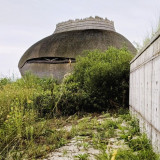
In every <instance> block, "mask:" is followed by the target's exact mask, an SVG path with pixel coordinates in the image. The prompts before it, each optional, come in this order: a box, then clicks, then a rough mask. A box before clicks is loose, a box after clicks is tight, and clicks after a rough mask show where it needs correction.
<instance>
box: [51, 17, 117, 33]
mask: <svg viewBox="0 0 160 160" xmlns="http://www.w3.org/2000/svg"><path fill="white" fill-rule="evenodd" d="M86 29H101V30H109V31H114V32H115V28H114V22H113V21H109V20H108V19H103V18H99V17H95V18H92V17H90V18H85V19H82V20H79V19H77V20H69V21H67V22H62V23H58V24H57V25H56V30H55V32H54V34H55V33H61V32H68V31H74V30H86Z"/></svg>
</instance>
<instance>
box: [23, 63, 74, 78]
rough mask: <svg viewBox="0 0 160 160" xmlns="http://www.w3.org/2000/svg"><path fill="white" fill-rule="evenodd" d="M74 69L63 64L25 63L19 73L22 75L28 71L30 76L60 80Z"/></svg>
mask: <svg viewBox="0 0 160 160" xmlns="http://www.w3.org/2000/svg"><path fill="white" fill-rule="evenodd" d="M73 67H74V63H73V64H71V65H70V64H69V63H64V64H46V63H26V64H25V65H24V66H23V67H22V68H20V72H21V74H22V75H24V73H25V72H26V71H30V72H31V73H32V74H34V75H37V76H38V77H53V75H54V78H56V79H57V80H61V79H62V78H63V77H64V75H66V74H68V73H70V72H72V70H73Z"/></svg>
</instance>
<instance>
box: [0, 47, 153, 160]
mask: <svg viewBox="0 0 160 160" xmlns="http://www.w3.org/2000/svg"><path fill="white" fill-rule="evenodd" d="M131 58H132V55H131V54H130V53H129V52H128V51H127V50H126V49H120V50H118V49H115V48H109V49H108V50H107V51H105V52H100V51H92V52H91V51H87V52H86V53H85V56H84V57H79V58H78V60H77V64H76V67H75V70H74V72H73V74H71V75H69V76H68V77H66V78H65V79H64V80H63V82H62V83H61V84H58V83H57V82H56V81H55V80H54V79H51V78H42V79H41V78H38V77H36V76H34V75H31V74H29V73H28V74H26V75H25V76H24V77H23V78H21V79H18V80H16V81H14V82H12V81H11V80H10V79H7V78H4V79H1V80H0V159H11V160H12V159H18V160H19V159H38V158H39V157H43V156H44V155H46V153H48V152H51V151H53V150H54V149H56V148H59V147H60V146H62V145H65V144H66V143H67V142H68V141H69V140H70V139H71V138H73V137H74V136H76V135H78V134H79V135H90V134H91V136H92V139H93V144H94V147H95V148H96V147H98V148H99V149H101V150H102V151H104V149H105V148H106V147H107V144H108V143H107V141H103V142H101V140H102V139H103V138H104V139H105V138H106V137H107V138H109V137H112V136H114V135H116V133H115V130H116V129H118V128H120V127H119V122H114V121H112V120H108V121H105V122H104V123H103V124H102V125H101V126H99V125H98V121H96V120H93V122H94V123H92V124H91V125H89V126H86V125H84V124H85V123H88V121H87V120H86V122H84V121H82V123H79V124H78V128H77V121H76V120H77V119H79V118H80V117H81V116H80V115H79V114H80V113H82V112H101V111H105V112H106V111H108V110H109V109H115V110H116V109H117V108H118V109H119V108H120V107H123V108H125V107H127V106H128V83H129V61H130V60H131ZM75 113H76V115H79V116H76V115H75V116H73V117H72V118H71V119H70V120H68V117H65V116H68V115H72V114H75ZM125 115H126V114H123V115H121V116H122V117H124V118H126V119H127V118H128V116H127V115H126V116H125ZM105 116H107V114H106V115H105ZM129 120H130V119H129ZM130 122H131V124H130V125H131V127H132V128H134V129H131V130H130V131H129V132H127V133H125V129H124V128H123V127H122V128H121V129H122V131H124V133H123V134H122V135H121V136H120V138H121V139H124V140H126V143H128V145H129V146H130V148H131V150H133V152H139V150H141V151H143V156H144V155H146V154H148V152H147V153H145V152H146V149H148V150H147V151H150V154H151V155H152V154H153V155H154V153H153V151H152V148H151V147H150V144H149V143H148V142H147V146H146V148H145V144H146V139H145V137H144V139H138V140H137V141H138V142H142V146H136V142H135V141H134V140H132V141H128V137H131V138H130V139H132V136H133V135H135V134H137V133H139V129H138V128H137V127H135V126H134V125H135V123H134V121H133V123H132V121H130ZM66 123H71V124H72V125H73V127H72V130H71V131H65V130H63V129H59V128H62V127H63V126H64V125H65V124H66ZM94 128H96V130H97V131H98V132H99V134H100V135H99V134H98V135H95V134H94V135H93V132H92V129H94ZM86 130H87V132H86ZM97 136H98V137H97ZM99 142H100V144H99ZM143 142H145V144H144V143H143ZM148 145H149V146H148ZM84 146H85V148H87V144H84ZM137 148H138V149H137ZM124 152H125V151H124ZM120 153H123V152H120ZM129 153H130V152H128V154H129ZM101 156H102V157H106V156H107V154H106V153H105V152H102V154H101V155H99V157H101ZM121 157H123V155H121ZM77 158H81V159H84V158H88V154H84V155H77Z"/></svg>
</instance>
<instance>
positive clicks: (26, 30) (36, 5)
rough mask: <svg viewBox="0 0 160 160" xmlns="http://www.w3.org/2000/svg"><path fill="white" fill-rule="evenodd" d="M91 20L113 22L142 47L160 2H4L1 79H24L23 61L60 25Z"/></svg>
mask: <svg viewBox="0 0 160 160" xmlns="http://www.w3.org/2000/svg"><path fill="white" fill-rule="evenodd" d="M90 16H100V17H103V18H105V17H107V18H108V19H109V20H113V21H114V24H115V29H116V31H117V32H118V33H120V34H122V35H124V36H125V37H126V38H127V39H129V40H130V41H131V42H134V41H136V42H138V43H142V41H143V39H144V37H145V35H147V33H148V32H150V31H151V28H152V27H155V26H156V23H157V22H158V19H159V17H160V0H133V1H131V0H0V77H2V76H12V74H15V75H16V76H20V73H19V71H18V67H17V65H18V61H19V59H20V57H21V56H22V55H23V53H24V52H25V51H26V50H27V49H28V48H29V47H30V46H31V45H32V44H34V43H35V42H37V41H38V40H40V39H42V38H44V37H46V36H48V35H50V34H52V33H53V32H54V30H55V27H56V24H57V23H59V22H61V21H67V20H69V19H76V18H86V17H90Z"/></svg>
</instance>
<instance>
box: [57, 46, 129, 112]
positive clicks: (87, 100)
mask: <svg viewBox="0 0 160 160" xmlns="http://www.w3.org/2000/svg"><path fill="white" fill-rule="evenodd" d="M131 58H132V55H131V54H130V53H129V51H128V50H126V49H124V48H123V49H115V48H112V47H111V48H109V49H108V50H107V51H105V52H101V51H98V50H95V51H87V52H86V53H85V56H84V57H79V58H78V59H77V63H76V65H75V68H74V71H73V74H72V75H70V76H69V77H68V78H67V79H65V80H64V82H63V85H62V86H61V87H62V90H63V91H59V92H60V94H61V95H58V96H59V101H58V102H59V103H58V105H57V107H58V108H59V109H60V110H62V111H65V113H74V112H76V111H82V110H84V111H87V112H88V111H89V112H91V111H104V110H107V109H109V108H116V107H120V106H123V107H125V106H126V107H128V99H129V62H130V60H131Z"/></svg>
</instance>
